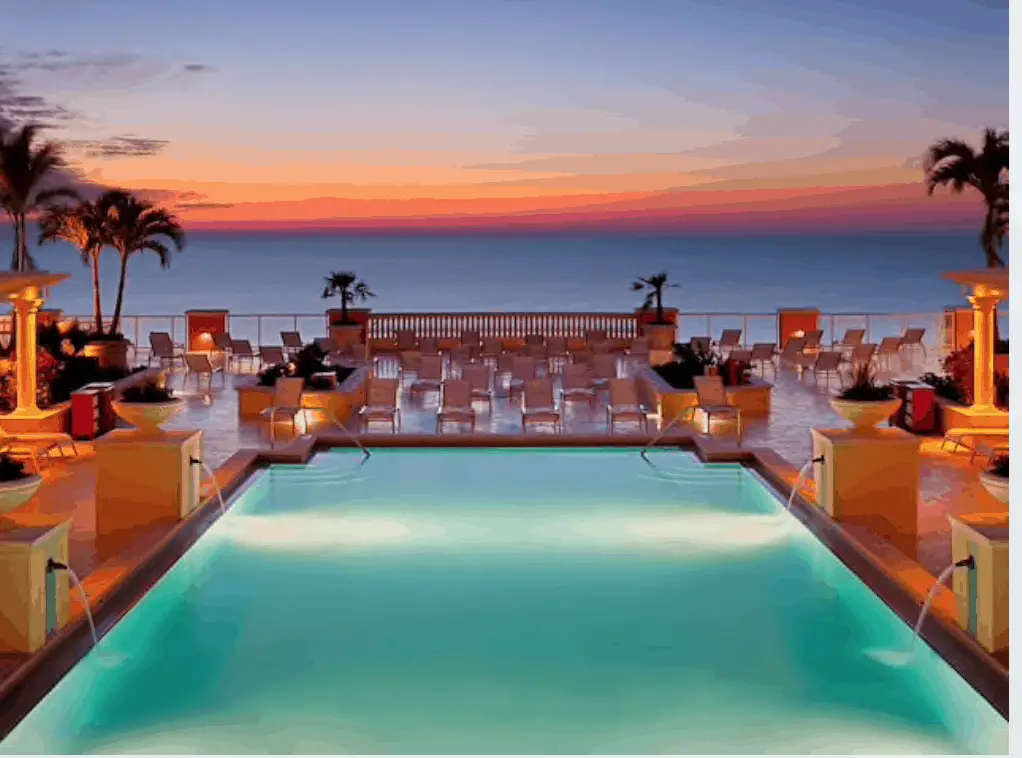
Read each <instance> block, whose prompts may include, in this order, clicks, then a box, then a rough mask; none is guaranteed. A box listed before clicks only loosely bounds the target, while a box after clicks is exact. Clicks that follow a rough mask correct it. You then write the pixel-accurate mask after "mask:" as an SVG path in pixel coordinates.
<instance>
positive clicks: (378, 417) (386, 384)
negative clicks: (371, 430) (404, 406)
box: [358, 376, 401, 432]
mask: <svg viewBox="0 0 1022 758" xmlns="http://www.w3.org/2000/svg"><path fill="white" fill-rule="evenodd" d="M398 390H399V385H398V380H397V379H379V378H377V377H375V376H373V377H370V378H369V381H368V382H367V385H366V404H365V405H363V406H362V407H361V408H360V409H359V411H358V419H359V430H360V431H363V432H364V431H366V429H367V428H368V427H369V424H370V423H372V422H373V421H389V422H390V430H391V431H392V432H397V431H398V430H399V429H400V428H401V409H400V408H399V407H398V403H397V396H398Z"/></svg>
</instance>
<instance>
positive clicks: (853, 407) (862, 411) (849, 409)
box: [830, 397, 901, 431]
mask: <svg viewBox="0 0 1022 758" xmlns="http://www.w3.org/2000/svg"><path fill="white" fill-rule="evenodd" d="M830 404H831V406H833V408H834V410H835V411H837V414H838V415H839V416H840V417H841V418H843V419H844V420H845V421H848V422H850V423H851V425H852V426H853V427H854V428H855V429H858V430H860V431H874V430H876V428H877V426H879V425H880V424H882V423H883V422H884V421H887V420H888V419H889V418H890V417H891V416H893V415H894V412H895V411H897V410H898V408H900V407H901V398H899V397H894V398H891V399H890V400H843V399H841V398H839V397H832V398H831V399H830Z"/></svg>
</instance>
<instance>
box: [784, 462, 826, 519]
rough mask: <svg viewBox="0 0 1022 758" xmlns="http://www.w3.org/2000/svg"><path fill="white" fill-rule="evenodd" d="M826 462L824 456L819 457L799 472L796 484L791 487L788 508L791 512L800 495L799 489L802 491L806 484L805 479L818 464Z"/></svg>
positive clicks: (806, 464)
mask: <svg viewBox="0 0 1022 758" xmlns="http://www.w3.org/2000/svg"><path fill="white" fill-rule="evenodd" d="M825 462H826V459H825V458H824V456H822V455H818V456H816V457H815V458H812V459H810V460H808V461H806V463H805V465H804V466H802V468H800V469H799V470H798V476H796V477H795V483H794V484H792V485H791V493H790V494H789V495H788V503H787V506H786V507H787V509H788V510H789V511H790V510H791V504H792V503H794V502H795V495H797V494H798V491H799V489H801V487H802V485H803V484H805V479H806V476H807V475H808V474H809V469H811V468H812V467H813V465H815V464H817V463H819V464H821V465H822V464H823V463H825Z"/></svg>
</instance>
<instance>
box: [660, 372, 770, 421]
mask: <svg viewBox="0 0 1022 758" xmlns="http://www.w3.org/2000/svg"><path fill="white" fill-rule="evenodd" d="M640 380H641V381H643V382H645V383H646V386H647V389H648V391H649V393H650V397H651V398H655V399H656V402H657V403H658V405H659V406H660V416H661V418H662V419H664V420H665V421H667V422H668V423H669V422H670V421H671V420H672V419H674V418H677V417H678V416H679V415H681V413H682V412H683V411H685V410H686V409H687V408H695V407H696V406H697V405H698V404H699V398H698V396H697V395H696V391H695V390H694V389H692V390H680V389H675V388H674V387H672V386H671V385H669V384H668V383H667V382H666V381H665V380H664V378H663V377H661V376H660V374H658V373H657V372H656V371H654V370H653V369H652V368H644V369H643V371H642V374H641V376H640ZM773 388H774V387H773V385H772V384H770V383H768V382H764V381H763V380H762V379H757V378H753V379H752V380H751V381H750V383H749V384H743V385H741V386H737V387H728V388H727V398H728V402H730V403H731V404H732V405H733V406H735V407H736V408H738V409H740V410H741V412H742V414H743V415H746V416H765V415H767V414H769V413H770V402H771V400H770V398H771V393H772V392H773Z"/></svg>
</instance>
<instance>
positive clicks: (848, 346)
mask: <svg viewBox="0 0 1022 758" xmlns="http://www.w3.org/2000/svg"><path fill="white" fill-rule="evenodd" d="M865 336H866V330H865V329H845V336H844V337H842V338H841V341H840V342H834V343H831V346H830V347H831V349H832V350H837V351H838V352H839V353H850V352H851V351H852V350H854V349H855V348H857V347H858V346H859V345H861V344H862V340H863V338H864V337H865Z"/></svg>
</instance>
